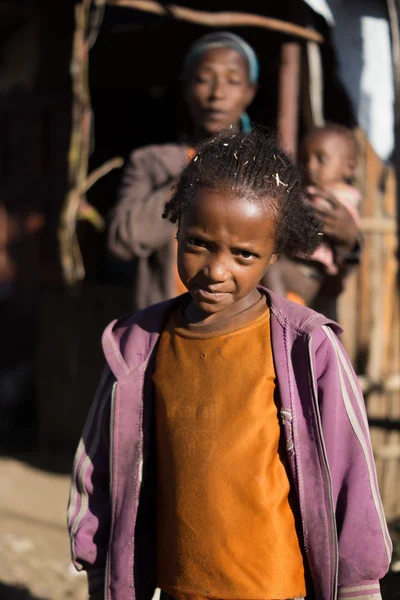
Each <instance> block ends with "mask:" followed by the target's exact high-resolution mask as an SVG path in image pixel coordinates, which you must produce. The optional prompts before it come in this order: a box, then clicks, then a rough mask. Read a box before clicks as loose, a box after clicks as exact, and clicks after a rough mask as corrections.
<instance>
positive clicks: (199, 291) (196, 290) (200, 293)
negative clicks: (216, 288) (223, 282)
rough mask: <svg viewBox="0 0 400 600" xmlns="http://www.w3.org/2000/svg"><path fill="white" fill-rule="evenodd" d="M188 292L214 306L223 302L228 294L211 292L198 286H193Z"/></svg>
mask: <svg viewBox="0 0 400 600" xmlns="http://www.w3.org/2000/svg"><path fill="white" fill-rule="evenodd" d="M190 291H191V292H192V293H193V294H195V295H196V298H200V299H202V300H207V301H208V302H213V303H215V304H217V303H218V302H221V300H224V298H226V296H228V292H213V291H211V290H209V289H207V288H203V287H201V286H199V285H194V286H193V287H192V289H191V290H190Z"/></svg>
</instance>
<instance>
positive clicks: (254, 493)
mask: <svg viewBox="0 0 400 600" xmlns="http://www.w3.org/2000/svg"><path fill="white" fill-rule="evenodd" d="M179 318H180V316H179V313H175V314H172V315H171V317H170V319H169V321H168V323H167V325H166V328H165V330H164V331H163V332H162V334H161V338H160V343H159V348H158V352H157V360H156V369H155V374H154V376H153V379H154V383H155V387H156V431H157V456H158V477H159V490H158V585H159V587H160V588H161V589H162V590H164V591H165V592H167V593H169V594H170V595H171V596H173V597H174V598H176V599H177V600H186V599H190V600H194V599H195V600H200V599H201V600H202V599H204V598H217V599H221V600H222V599H223V600H231V599H232V600H245V599H252V600H267V599H283V598H296V597H301V596H304V595H305V593H306V588H305V575H304V565H303V556H302V551H301V549H300V543H299V539H298V536H297V533H296V524H295V518H294V514H293V512H292V509H291V505H290V503H289V494H290V487H291V486H290V482H289V478H288V474H287V470H286V467H285V463H284V454H283V453H282V452H281V444H280V442H281V432H280V426H279V421H278V407H277V404H276V401H275V399H274V398H275V370H274V364H273V357H272V348H271V335H270V315H269V309H267V310H266V311H265V312H263V314H262V315H261V316H259V317H257V318H256V319H254V320H253V321H252V322H250V323H249V324H247V325H246V326H244V327H242V328H239V329H236V330H233V331H230V332H228V333H224V334H202V333H197V332H195V333H194V332H193V331H192V330H188V329H185V328H184V327H179Z"/></svg>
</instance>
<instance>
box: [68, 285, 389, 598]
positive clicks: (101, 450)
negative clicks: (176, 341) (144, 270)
mask: <svg viewBox="0 0 400 600" xmlns="http://www.w3.org/2000/svg"><path fill="white" fill-rule="evenodd" d="M268 294H269V297H270V306H271V334H272V346H273V356H274V361H275V370H276V376H277V383H278V388H279V393H280V399H281V410H280V417H281V422H282V431H283V435H284V436H285V439H286V449H287V454H288V459H289V464H290V470H291V474H292V478H293V481H294V485H295V489H296V491H297V496H298V500H299V506H300V514H301V520H302V528H303V541H304V549H305V553H306V556H307V561H308V564H309V567H310V571H311V575H312V580H313V585H314V590H315V598H316V599H317V600H336V598H337V597H339V598H340V599H342V598H349V599H350V598H351V599H352V600H354V599H358V598H360V600H366V599H371V600H379V599H380V590H379V583H378V580H379V579H380V578H381V577H383V576H384V575H385V573H386V572H387V570H388V567H389V562H390V557H391V550H392V547H391V541H390V538H389V534H388V531H387V527H386V522H385V516H384V513H383V509H382V504H381V500H380V496H379V491H378V486H377V480H376V473H375V466H374V460H373V455H372V450H371V444H370V437H369V432H368V424H367V417H366V413H365V408H364V401H363V397H362V394H361V391H360V388H359V385H358V382H357V378H356V375H355V373H354V371H353V369H352V366H351V364H350V362H349V359H348V358H347V356H346V353H345V351H344V349H343V347H342V345H341V344H340V342H339V340H338V338H337V337H336V333H337V332H340V328H339V326H338V325H337V324H336V323H333V322H332V321H329V320H328V319H326V318H325V317H323V316H322V315H320V314H318V313H315V312H314V311H312V310H310V309H308V308H304V307H302V306H299V305H297V304H293V303H292V302H289V301H287V300H285V299H283V298H281V297H278V296H276V295H275V294H272V293H270V292H268ZM179 301H180V300H177V299H174V300H168V301H166V302H163V303H161V304H156V305H154V306H151V307H150V308H147V309H144V310H143V311H140V312H138V313H136V314H134V315H131V316H129V317H126V318H123V319H120V320H118V321H114V322H113V323H111V324H110V325H109V326H108V328H107V329H106V331H105V332H104V335H103V349H104V354H105V357H106V359H107V363H108V367H107V369H106V371H105V373H104V374H103V377H102V380H101V382H100V384H99V388H98V390H97V393H96V398H95V400H94V403H93V405H92V408H91V410H90V412H89V415H88V418H87V421H86V425H85V428H84V432H83V436H82V440H81V442H80V444H79V447H78V450H77V454H76V458H75V463H74V471H73V480H72V487H71V497H70V504H69V512H68V525H69V530H70V536H71V545H72V557H73V561H74V564H75V566H76V567H77V568H78V569H79V570H80V569H86V570H87V572H88V578H89V590H90V593H92V594H93V593H95V592H98V593H99V592H100V593H101V590H102V589H104V590H105V591H104V598H105V599H106V600H134V599H135V598H136V600H150V599H151V597H152V595H153V592H154V588H155V578H156V573H155V571H156V560H155V546H156V539H155V522H156V518H155V516H156V514H155V513H156V511H155V492H156V474H155V458H154V446H155V444H152V443H151V440H152V439H153V437H154V436H153V435H152V427H153V424H154V414H153V396H154V393H153V383H152V378H151V376H152V373H153V372H154V357H155V349H156V344H157V340H158V339H159V335H160V332H161V331H162V328H163V323H164V321H165V317H166V315H167V314H168V313H169V312H170V311H171V309H173V308H174V307H175V306H176V305H177V303H178V302H179Z"/></svg>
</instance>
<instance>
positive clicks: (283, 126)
mask: <svg viewBox="0 0 400 600" xmlns="http://www.w3.org/2000/svg"><path fill="white" fill-rule="evenodd" d="M300 61H301V48H300V44H299V43H298V42H286V43H284V44H282V46H281V65H280V75H279V96H278V135H279V140H280V143H281V145H282V148H283V150H285V151H286V152H289V153H290V154H292V155H293V156H294V157H296V154H297V132H298V115H299V92H300Z"/></svg>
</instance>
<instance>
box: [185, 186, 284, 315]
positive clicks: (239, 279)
mask: <svg viewBox="0 0 400 600" xmlns="http://www.w3.org/2000/svg"><path fill="white" fill-rule="evenodd" d="M268 205H270V203H269V202H268V200H266V202H262V201H256V202H251V201H249V200H246V199H244V198H240V197H237V196H234V195H232V194H231V193H229V192H227V191H219V190H210V189H207V188H203V189H200V190H199V191H198V192H197V193H196V195H195V197H194V199H193V202H192V204H191V206H190V208H189V209H188V210H187V211H185V212H184V213H183V215H182V218H181V221H180V224H179V231H178V270H179V275H180V278H181V280H182V282H183V284H184V285H185V286H186V288H187V289H188V291H189V292H190V294H191V296H192V299H193V302H194V304H195V305H196V308H197V309H198V311H200V313H201V316H202V318H203V319H206V318H207V321H208V322H215V323H216V322H218V321H219V320H222V319H225V318H227V317H230V316H232V315H234V314H237V312H238V311H241V310H245V309H246V308H248V307H249V306H250V305H251V304H253V303H254V301H255V300H256V299H257V296H259V294H258V292H257V285H258V283H259V282H260V279H261V278H262V277H263V275H264V274H265V272H266V270H267V269H268V267H269V266H270V264H272V262H274V261H275V259H276V255H275V254H274V247H275V235H276V225H275V221H274V218H273V214H272V210H271V208H270V209H269V210H268ZM266 207H267V208H266Z"/></svg>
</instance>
